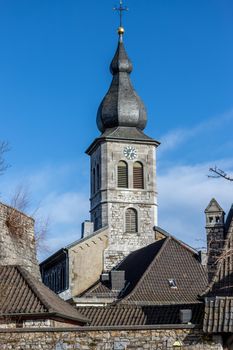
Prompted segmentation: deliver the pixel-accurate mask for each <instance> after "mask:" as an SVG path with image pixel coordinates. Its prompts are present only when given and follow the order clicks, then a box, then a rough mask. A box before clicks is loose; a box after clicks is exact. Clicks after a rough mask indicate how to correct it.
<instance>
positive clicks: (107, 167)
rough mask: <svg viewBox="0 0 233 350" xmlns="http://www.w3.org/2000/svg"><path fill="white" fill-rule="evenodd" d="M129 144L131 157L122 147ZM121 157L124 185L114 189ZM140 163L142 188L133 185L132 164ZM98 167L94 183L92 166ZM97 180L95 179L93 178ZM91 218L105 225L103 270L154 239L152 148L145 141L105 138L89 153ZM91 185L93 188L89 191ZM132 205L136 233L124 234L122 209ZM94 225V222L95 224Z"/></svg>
mask: <svg viewBox="0 0 233 350" xmlns="http://www.w3.org/2000/svg"><path fill="white" fill-rule="evenodd" d="M129 145H131V146H133V147H134V148H135V149H136V151H137V157H136V159H134V160H128V159H126V157H125V155H124V149H125V147H127V146H129ZM121 160H124V162H127V166H128V188H118V183H117V167H118V163H119V161H121ZM135 161H139V162H141V164H143V178H144V188H143V189H135V188H133V164H134V162H135ZM97 166H98V167H99V169H100V170H99V176H100V183H99V186H97V184H96V185H95V186H94V185H93V181H94V177H93V169H95V174H96V169H97ZM97 182H98V181H97ZM91 183H92V186H91V188H92V192H91V220H92V221H93V222H98V225H97V226H98V227H104V226H106V225H108V227H109V247H108V249H107V250H106V251H105V254H104V269H105V270H111V269H112V268H113V267H115V266H116V265H117V264H118V263H119V262H120V261H121V259H122V257H123V258H124V257H125V256H127V255H128V254H129V253H130V252H132V251H134V250H136V249H139V248H141V247H144V246H146V245H148V244H150V243H152V242H154V232H153V226H155V225H157V186H156V147H155V146H154V145H151V144H149V143H148V144H147V143H146V141H145V142H144V141H142V142H141V141H140V142H139V141H134V142H133V141H130V142H128V141H123V140H121V141H118V140H116V141H107V142H104V143H102V144H101V145H100V146H99V147H98V148H97V149H95V150H94V152H93V153H92V155H91ZM93 188H95V191H94V192H93ZM127 208H134V209H135V210H136V211H137V215H138V232H137V233H135V234H134V233H133V234H132V233H131V234H128V233H127V232H126V229H125V212H126V210H127ZM95 227H96V225H95Z"/></svg>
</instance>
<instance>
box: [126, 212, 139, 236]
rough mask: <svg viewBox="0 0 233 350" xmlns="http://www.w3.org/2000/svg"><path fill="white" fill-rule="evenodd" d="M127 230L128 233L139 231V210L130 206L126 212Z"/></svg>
mask: <svg viewBox="0 0 233 350" xmlns="http://www.w3.org/2000/svg"><path fill="white" fill-rule="evenodd" d="M125 230H126V232H128V233H135V232H138V215H137V211H136V210H135V209H133V208H129V209H127V210H126V213H125Z"/></svg>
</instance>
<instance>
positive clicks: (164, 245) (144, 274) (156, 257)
mask: <svg viewBox="0 0 233 350" xmlns="http://www.w3.org/2000/svg"><path fill="white" fill-rule="evenodd" d="M170 240H171V237H166V238H165V239H164V242H163V244H162V247H161V248H160V249H159V251H158V253H157V254H156V256H155V257H154V259H153V260H152V261H151V263H150V264H149V266H148V267H147V269H146V270H145V271H144V273H143V275H142V277H141V278H140V280H139V281H138V283H137V284H136V286H135V288H134V289H133V290H132V291H131V292H130V293H129V294H128V295H127V296H126V297H125V298H124V299H122V300H128V299H129V298H130V297H131V296H132V295H133V294H134V293H135V291H136V290H137V289H138V287H139V286H141V284H142V283H143V280H144V278H145V276H146V275H147V274H148V273H149V272H150V270H151V267H152V264H153V263H156V262H157V260H158V259H159V257H160V255H161V254H162V252H163V251H164V249H165V247H166V245H167V244H168V242H169V241H170Z"/></svg>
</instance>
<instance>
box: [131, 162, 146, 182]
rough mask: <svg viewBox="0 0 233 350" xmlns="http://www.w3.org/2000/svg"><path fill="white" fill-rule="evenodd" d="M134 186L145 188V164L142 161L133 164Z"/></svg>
mask: <svg viewBox="0 0 233 350" xmlns="http://www.w3.org/2000/svg"><path fill="white" fill-rule="evenodd" d="M133 188H144V179H143V165H142V163H140V162H135V163H134V165H133Z"/></svg>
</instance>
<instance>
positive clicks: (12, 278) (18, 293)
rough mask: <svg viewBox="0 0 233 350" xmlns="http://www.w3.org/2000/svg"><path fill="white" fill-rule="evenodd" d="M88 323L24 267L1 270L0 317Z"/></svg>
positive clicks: (6, 267) (3, 268)
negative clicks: (53, 319)
mask: <svg viewBox="0 0 233 350" xmlns="http://www.w3.org/2000/svg"><path fill="white" fill-rule="evenodd" d="M6 316H7V317H17V316H20V317H21V318H22V317H24V318H28V317H30V319H32V318H33V317H37V318H55V319H64V320H70V321H74V322H76V323H77V324H84V323H86V322H87V319H86V318H85V317H84V316H83V315H81V314H80V313H79V312H78V311H77V310H75V309H74V308H73V307H72V306H71V305H69V304H68V303H66V302H64V301H63V300H62V299H60V298H59V297H58V296H57V295H56V294H55V293H53V292H52V291H51V290H50V289H49V288H47V287H46V286H45V285H44V284H43V283H42V282H40V281H39V280H37V279H36V278H34V277H33V276H32V275H31V274H29V272H27V271H26V270H25V269H24V268H22V267H20V266H9V265H8V266H0V317H6Z"/></svg>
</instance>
